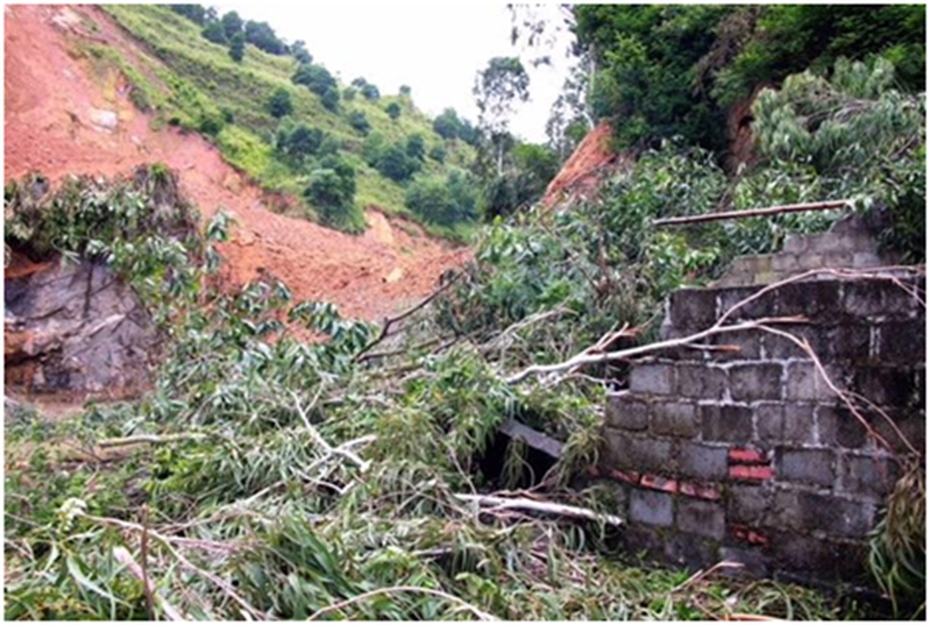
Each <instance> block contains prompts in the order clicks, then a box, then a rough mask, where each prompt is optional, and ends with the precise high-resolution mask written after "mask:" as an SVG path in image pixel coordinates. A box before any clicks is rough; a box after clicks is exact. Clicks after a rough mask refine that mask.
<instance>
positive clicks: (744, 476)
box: [730, 464, 775, 482]
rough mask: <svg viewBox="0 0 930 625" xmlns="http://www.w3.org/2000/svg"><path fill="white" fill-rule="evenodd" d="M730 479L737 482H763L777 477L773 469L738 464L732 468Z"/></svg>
mask: <svg viewBox="0 0 930 625" xmlns="http://www.w3.org/2000/svg"><path fill="white" fill-rule="evenodd" d="M730 477H731V478H733V479H735V480H750V481H754V482H762V481H764V480H770V479H772V478H773V477H775V471H774V470H773V469H772V467H765V466H758V465H742V464H737V465H734V466H732V467H730Z"/></svg>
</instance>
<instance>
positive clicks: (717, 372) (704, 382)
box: [677, 364, 727, 399]
mask: <svg viewBox="0 0 930 625" xmlns="http://www.w3.org/2000/svg"><path fill="white" fill-rule="evenodd" d="M677 383H678V395H679V396H680V397H687V398H692V399H722V398H723V392H724V389H726V386H727V372H726V369H721V368H719V367H712V366H709V365H691V364H681V365H678V382H677Z"/></svg>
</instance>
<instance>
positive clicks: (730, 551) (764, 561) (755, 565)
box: [720, 547, 769, 579]
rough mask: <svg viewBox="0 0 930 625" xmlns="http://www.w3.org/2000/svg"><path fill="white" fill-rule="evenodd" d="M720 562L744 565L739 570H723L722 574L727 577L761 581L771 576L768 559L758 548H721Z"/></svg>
mask: <svg viewBox="0 0 930 625" xmlns="http://www.w3.org/2000/svg"><path fill="white" fill-rule="evenodd" d="M720 560H721V561H724V562H737V563H739V564H742V565H743V566H741V567H740V568H738V569H729V568H727V569H722V570H721V574H722V575H724V576H726V577H736V578H739V579H747V578H748V579H760V578H763V577H768V575H769V564H768V557H767V556H766V555H765V553H764V552H763V550H762V549H760V548H758V547H757V548H751V547H721V548H720Z"/></svg>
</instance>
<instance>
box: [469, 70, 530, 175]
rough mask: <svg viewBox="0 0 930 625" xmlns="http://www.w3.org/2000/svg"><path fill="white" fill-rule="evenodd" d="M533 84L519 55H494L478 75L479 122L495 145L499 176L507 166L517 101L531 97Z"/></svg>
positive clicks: (476, 81)
mask: <svg viewBox="0 0 930 625" xmlns="http://www.w3.org/2000/svg"><path fill="white" fill-rule="evenodd" d="M529 86H530V77H529V74H527V73H526V69H525V68H524V67H523V63H521V62H520V59H518V58H516V57H502V56H499V57H494V58H493V59H491V60H490V61H488V66H487V68H486V69H484V71H481V72H478V76H477V77H476V79H475V88H474V90H473V93H474V94H475V98H476V103H477V105H478V110H479V111H480V115H479V118H478V123H479V125H480V126H481V128H482V129H483V130H484V131H485V132H486V133H487V134H488V137H489V138H490V140H491V145H492V146H493V147H494V151H495V154H496V158H495V160H496V163H497V175H498V176H499V175H501V174H502V173H503V170H504V145H505V143H506V141H505V139H506V136H507V135H508V134H509V133H508V128H509V127H510V116H511V115H512V114H513V111H514V103H515V101H520V102H525V101H526V100H527V99H528V98H529V96H530V93H529Z"/></svg>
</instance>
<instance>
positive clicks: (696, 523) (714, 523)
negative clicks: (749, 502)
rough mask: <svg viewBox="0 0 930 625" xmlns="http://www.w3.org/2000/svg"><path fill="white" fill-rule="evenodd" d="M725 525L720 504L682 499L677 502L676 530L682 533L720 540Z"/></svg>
mask: <svg viewBox="0 0 930 625" xmlns="http://www.w3.org/2000/svg"><path fill="white" fill-rule="evenodd" d="M725 525H726V522H725V515H724V509H723V504H721V503H716V502H711V501H701V500H697V499H682V500H680V501H679V502H678V529H680V530H681V531H683V532H688V533H689V534H698V535H699V536H706V537H707V538H712V539H714V540H721V539H722V538H723V535H724V531H725Z"/></svg>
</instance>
